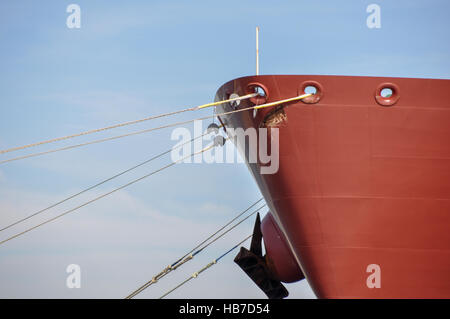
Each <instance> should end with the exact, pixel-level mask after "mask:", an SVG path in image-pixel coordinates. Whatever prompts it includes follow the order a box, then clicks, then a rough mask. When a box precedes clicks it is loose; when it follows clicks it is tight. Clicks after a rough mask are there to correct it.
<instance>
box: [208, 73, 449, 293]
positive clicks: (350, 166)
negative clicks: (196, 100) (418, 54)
mask: <svg viewBox="0 0 450 319" xmlns="http://www.w3.org/2000/svg"><path fill="white" fill-rule="evenodd" d="M305 81H306V82H305ZM308 81H315V85H316V86H318V88H319V89H320V92H319V93H320V94H318V95H321V98H320V100H319V101H318V102H317V103H315V104H307V103H304V102H301V101H299V102H293V103H289V104H287V105H285V106H284V108H283V111H284V113H285V119H284V120H282V121H281V122H279V123H276V124H275V125H273V127H277V128H278V129H279V142H278V143H279V153H280V161H279V162H280V166H279V170H278V172H277V173H275V174H267V175H262V174H260V170H259V168H260V165H259V164H254V163H248V162H247V165H248V167H249V169H250V171H251V172H252V174H253V176H254V178H255V180H256V182H257V184H258V186H259V188H260V190H261V192H262V194H263V196H264V198H265V200H266V201H267V203H268V206H269V207H270V210H271V212H272V214H273V215H274V217H275V220H276V221H277V223H278V225H279V227H280V229H281V230H282V231H283V233H284V234H285V237H286V238H287V240H288V242H289V243H288V244H289V246H290V247H291V249H292V251H293V253H294V255H295V257H296V260H297V262H298V263H299V265H300V267H301V269H302V271H303V273H304V274H305V276H306V278H307V280H308V282H309V284H310V286H311V287H312V289H313V290H314V292H315V294H316V295H317V296H318V297H319V298H450V80H435V79H410V78H380V77H351V76H309V75H301V76H300V75H298V76H297V75H276V76H270V75H267V76H250V77H243V78H239V79H236V80H233V81H230V82H228V83H226V84H224V85H223V86H222V87H221V88H220V89H219V90H218V92H217V96H216V99H224V98H228V97H229V95H230V94H232V93H236V94H238V95H243V94H246V93H249V92H251V90H252V88H251V87H250V88H249V87H248V84H249V83H258V84H259V85H261V86H262V87H264V88H265V89H266V91H267V95H268V96H267V102H273V101H277V100H281V99H286V98H290V97H294V96H297V95H299V94H301V93H302V92H303V86H304V85H306V84H308V83H309V82H308ZM383 83H384V84H389V86H390V87H392V88H394V96H393V97H392V98H386V99H381V101H380V102H381V103H382V104H383V103H384V104H390V103H393V102H395V104H394V105H391V106H383V105H380V104H379V103H378V102H377V98H376V95H377V94H376V92H377V89H378V91H379V89H380V85H381V84H383ZM395 99H398V100H396V101H395ZM253 102H255V100H253ZM262 102H264V101H259V103H262ZM252 105H254V104H253V103H252V102H251V101H248V100H246V101H242V102H241V103H240V105H239V106H238V107H237V108H244V107H249V106H252ZM230 110H233V106H231V105H229V104H226V105H223V106H221V107H220V108H219V109H218V110H217V112H218V113H222V112H223V111H230ZM272 110H273V108H267V109H261V110H259V111H258V113H257V114H256V116H255V117H254V115H253V111H244V112H239V113H235V114H231V115H226V116H220V117H219V118H220V119H221V121H222V122H224V123H225V127H228V128H230V127H234V128H237V127H242V128H244V129H246V128H249V127H255V128H258V127H261V126H263V125H264V124H262V123H263V122H264V119H265V118H266V117H267V116H268V114H269V112H271V111H272ZM276 142H277V141H273V140H272V143H276ZM237 146H238V147H242V145H237ZM370 264H377V265H379V266H380V269H381V272H380V279H381V287H380V288H369V287H368V286H367V284H366V280H367V278H368V276H369V275H370V273H368V272H367V271H366V270H367V266H368V265H370Z"/></svg>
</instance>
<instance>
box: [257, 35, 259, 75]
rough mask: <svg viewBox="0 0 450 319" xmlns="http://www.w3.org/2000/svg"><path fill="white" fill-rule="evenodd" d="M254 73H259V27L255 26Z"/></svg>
mask: <svg viewBox="0 0 450 319" xmlns="http://www.w3.org/2000/svg"><path fill="white" fill-rule="evenodd" d="M256 75H259V27H256Z"/></svg>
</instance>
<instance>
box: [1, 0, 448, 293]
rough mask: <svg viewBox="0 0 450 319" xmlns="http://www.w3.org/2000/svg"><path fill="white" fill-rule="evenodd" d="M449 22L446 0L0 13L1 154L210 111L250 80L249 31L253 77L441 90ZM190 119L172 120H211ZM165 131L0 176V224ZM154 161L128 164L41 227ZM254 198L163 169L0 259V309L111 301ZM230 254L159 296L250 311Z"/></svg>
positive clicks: (16, 8) (148, 148)
mask: <svg viewBox="0 0 450 319" xmlns="http://www.w3.org/2000/svg"><path fill="white" fill-rule="evenodd" d="M71 3H76V4H78V5H79V6H80V8H81V28H80V29H69V28H67V26H66V18H67V16H68V15H69V14H68V13H66V7H67V6H68V5H69V4H71ZM371 3H376V4H378V5H380V8H381V28H380V29H369V28H368V27H367V25H366V19H367V16H368V13H366V8H367V6H368V5H369V4H371ZM449 9H450V4H449V2H448V1H444V0H442V1H437V0H434V1H411V0H409V1H406V0H405V1H402V0H397V1H382V0H379V1H360V0H352V1H345V2H344V1H331V0H329V1H324V0H323V1H299V0H297V1H279V2H277V3H276V4H275V2H274V1H222V2H213V1H189V2H188V1H184V2H182V1H170V2H169V1H126V2H120V3H119V2H112V1H97V0H96V1H92V0H90V1H82V0H79V1H39V2H37V1H12V0H7V1H2V2H1V3H0V43H1V48H2V50H0V149H5V148H9V147H13V146H17V145H23V144H27V143H31V142H35V141H39V140H43V139H47V138H52V137H58V136H62V135H66V134H71V133H76V132H79V131H83V130H88V129H92V128H98V127H103V126H107V125H110V124H114V123H118V122H122V121H128V120H134V119H139V118H142V117H146V116H149V115H152V114H159V113H164V112H168V111H174V110H178V109H181V108H185V107H188V106H194V105H198V104H203V103H207V102H210V101H212V100H213V98H214V94H215V92H216V90H217V89H218V88H219V87H220V86H221V85H222V84H223V83H225V82H227V81H229V80H231V79H233V78H236V77H240V76H245V75H251V74H254V72H255V71H254V70H255V61H254V60H255V57H254V55H255V54H254V44H255V27H256V26H260V28H261V31H260V70H261V73H262V74H336V75H366V76H396V77H425V78H443V79H448V78H449V77H450V41H449V38H450V37H449V30H450V28H449V27H450V21H449V19H448V11H449ZM202 112H203V113H201V114H199V113H196V114H195V115H194V114H183V115H180V116H177V118H176V120H186V119H191V118H194V117H196V116H206V115H210V114H212V113H211V111H210V110H209V111H207V110H205V111H202ZM172 120H174V119H171V120H170V121H172ZM167 121H169V120H165V121H159V122H153V123H143V124H139V125H136V126H135V127H133V128H124V129H118V130H117V131H115V132H114V133H102V134H97V135H96V136H95V138H101V137H107V136H111V135H115V134H121V133H124V132H129V131H131V130H138V129H144V128H149V127H153V126H155V125H159V124H166V123H168V122H167ZM204 125H205V126H206V125H208V122H205V123H204ZM187 127H188V128H191V126H189V125H187ZM171 132H172V129H167V130H162V131H158V132H154V133H150V134H144V135H140V136H135V137H129V138H126V139H121V140H117V141H112V142H107V143H102V144H98V145H95V146H87V147H84V148H80V149H75V150H71V151H67V152H60V153H55V154H52V155H47V156H42V157H38V158H34V159H26V160H23V161H17V162H14V163H8V164H3V165H0V222H1V224H2V225H4V224H8V223H9V222H12V221H14V220H16V219H17V218H20V217H23V216H27V215H28V214H30V213H32V212H34V211H36V210H39V209H41V208H43V207H45V206H47V205H49V204H51V203H53V202H55V201H58V200H60V199H61V198H64V197H65V196H67V195H70V194H72V193H74V192H77V191H79V190H80V189H82V188H85V187H87V186H90V185H92V184H95V183H96V182H98V181H100V180H102V179H104V178H106V177H109V176H111V175H114V174H115V173H117V172H119V171H121V170H123V169H126V168H128V167H130V166H132V165H134V164H136V163H139V162H140V161H143V160H145V159H147V158H149V157H151V156H153V155H155V154H157V153H159V152H161V151H165V150H167V149H168V148H170V147H171V146H172V145H173V144H174V143H175V142H174V141H171V140H170V134H171ZM91 139H92V137H85V138H79V139H77V140H76V142H77V143H78V142H84V141H88V140H91ZM72 142H73V141H70V142H69V141H68V142H62V143H59V144H58V146H65V145H70V144H71V143H72ZM52 147H54V145H50V146H43V147H41V148H39V151H44V150H47V149H50V148H52ZM35 150H38V149H33V151H35ZM28 152H31V150H30V151H27V152H25V151H24V152H21V153H19V152H17V153H14V155H16V154H17V155H23V154H27V153H28ZM11 154H12V153H11ZM6 158H8V156H7V155H3V156H1V157H0V160H2V159H6ZM168 161H170V158H167V157H166V158H165V159H162V160H161V161H158V162H154V163H152V164H151V165H148V166H145V167H142V168H140V169H139V170H137V171H136V172H134V173H132V174H130V175H127V176H124V177H122V178H120V179H119V180H117V181H114V182H113V183H110V184H107V185H104V186H102V187H101V188H99V189H98V190H96V191H94V192H92V193H90V194H86V196H82V197H81V198H79V199H77V200H75V201H72V202H70V203H66V204H64V205H61V207H59V208H58V209H54V210H52V211H51V212H48V214H47V215H45V216H44V217H49V216H54V215H55V214H57V213H60V212H62V211H64V209H68V208H71V207H74V206H76V205H77V204H79V203H82V202H83V201H85V200H88V199H90V198H92V197H94V196H95V195H98V194H101V193H103V192H106V191H108V190H111V189H112V188H114V187H115V186H120V185H122V184H123V183H126V182H127V181H129V180H131V179H133V178H136V177H139V176H142V175H144V174H145V173H148V172H149V171H151V170H153V169H155V168H158V167H160V166H162V165H164V164H166V163H168ZM259 197H260V194H259V191H258V189H257V187H256V184H255V182H254V181H253V180H252V178H251V176H250V173H249V172H248V171H247V169H246V167H245V165H243V164H210V165H208V164H181V165H177V166H175V167H173V168H170V169H169V170H167V171H165V172H163V173H161V174H158V175H155V176H153V177H151V178H149V179H148V180H145V181H143V182H141V183H139V184H136V185H134V186H132V187H130V188H129V189H127V190H125V191H122V192H120V193H117V194H115V195H113V196H111V197H109V198H108V199H104V200H102V201H99V202H97V203H95V204H93V205H91V206H88V207H85V208H83V209H81V210H79V211H77V212H76V213H73V214H72V215H68V216H65V217H64V218H62V219H61V220H59V221H56V222H54V223H52V224H49V225H46V226H43V227H42V228H40V229H38V230H35V231H32V232H30V233H28V234H26V235H24V236H22V237H20V238H17V239H15V240H14V241H10V242H8V243H7V244H5V245H3V246H1V247H0V270H1V271H0V282H1V285H0V297H3V298H5V297H25V298H28V297H31V298H35V297H43V298H48V297H60V298H79V297H87V298H103V297H106V298H121V297H123V296H125V295H127V294H128V293H129V292H130V291H131V290H133V289H134V288H137V287H138V286H139V285H140V284H142V283H143V282H145V281H146V280H148V279H150V278H151V276H152V275H153V274H154V273H157V272H159V271H160V270H161V269H162V268H164V267H165V266H166V265H167V264H168V263H171V262H173V261H174V260H176V259H177V257H179V256H180V255H183V254H184V253H185V252H186V251H188V250H189V249H190V248H192V247H193V246H194V245H195V244H196V243H197V242H198V241H200V240H201V239H203V238H204V237H206V236H207V235H209V233H211V232H212V231H214V230H215V229H217V228H218V227H219V226H221V225H222V224H223V223H225V222H226V221H228V220H229V219H230V218H231V217H234V215H235V214H237V213H238V212H239V211H240V210H242V209H244V208H245V207H247V206H248V205H249V204H250V203H252V202H254V201H256V200H257V199H258V198H259ZM38 220H41V219H39V218H38V219H36V220H34V221H33V222H32V223H29V224H28V225H33V224H34V223H35V222H36V221H38ZM252 224H253V219H251V220H249V221H248V222H247V223H246V224H244V225H241V226H240V228H239V229H237V230H236V232H233V233H231V234H230V235H229V236H227V237H226V238H224V240H223V241H220V242H218V243H217V245H216V246H214V247H212V248H211V249H210V250H208V251H207V252H205V255H202V256H199V257H198V259H196V260H194V261H192V262H190V263H189V265H186V268H185V269H184V270H182V269H183V268H181V269H180V270H179V271H177V272H176V273H174V275H173V276H171V277H170V278H167V279H164V280H163V281H161V283H160V284H158V286H155V287H153V288H152V289H148V291H146V292H144V293H143V294H142V296H140V297H145V298H154V297H158V296H159V295H161V294H162V293H163V292H164V291H165V290H167V289H169V288H171V287H172V286H173V285H175V284H176V283H178V282H179V281H181V280H182V279H184V278H185V277H186V276H188V275H190V274H191V273H192V272H193V271H195V270H197V269H199V268H201V267H202V266H203V265H204V264H206V263H208V262H209V261H210V260H211V259H213V258H215V257H217V256H218V255H220V254H221V253H222V252H223V251H225V250H226V249H228V248H229V247H231V246H233V245H234V244H235V243H237V242H239V241H240V240H241V239H242V238H244V237H245V236H246V235H247V234H249V233H251V231H252ZM20 229H22V228H15V229H14V231H12V230H11V234H12V233H15V231H18V230H20ZM7 235H8V234H7V233H3V234H0V236H7ZM0 238H4V237H0ZM232 255H233V256H234V255H235V254H232ZM233 256H231V255H230V256H228V257H227V258H226V259H224V260H223V261H221V263H220V264H218V265H216V266H214V267H213V268H212V269H210V270H209V271H208V272H205V273H204V274H202V275H201V276H200V277H199V278H197V279H196V280H195V281H193V282H191V283H189V284H188V285H187V286H186V287H184V288H183V289H180V290H179V291H177V292H176V293H174V294H173V297H178V298H234V297H235V298H264V295H263V294H262V293H261V292H260V291H259V290H258V288H257V287H256V286H254V285H253V283H252V282H251V281H250V280H249V279H247V277H246V276H245V274H243V273H242V272H241V271H240V270H239V269H238V268H237V266H235V265H234V263H233V262H232V259H233ZM71 263H76V264H79V265H80V266H81V269H82V288H80V289H68V288H66V286H65V279H66V277H67V273H66V272H65V268H66V267H67V265H69V264H71ZM168 277H169V276H168ZM288 289H289V290H290V291H291V297H292V298H311V297H314V295H313V294H312V292H311V290H310V289H309V287H308V285H307V283H306V282H302V283H296V284H291V285H288Z"/></svg>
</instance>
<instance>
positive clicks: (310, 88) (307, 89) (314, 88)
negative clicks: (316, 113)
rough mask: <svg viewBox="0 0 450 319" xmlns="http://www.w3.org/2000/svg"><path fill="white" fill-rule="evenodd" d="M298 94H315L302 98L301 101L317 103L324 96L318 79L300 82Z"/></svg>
mask: <svg viewBox="0 0 450 319" xmlns="http://www.w3.org/2000/svg"><path fill="white" fill-rule="evenodd" d="M297 93H298V95H302V94H313V95H312V96H308V97H307V98H304V99H302V100H301V101H302V102H303V103H306V104H315V103H317V102H319V101H320V99H321V98H322V96H323V88H322V85H321V84H320V83H319V82H316V81H305V82H303V83H302V84H300V87H299V89H298V92H297Z"/></svg>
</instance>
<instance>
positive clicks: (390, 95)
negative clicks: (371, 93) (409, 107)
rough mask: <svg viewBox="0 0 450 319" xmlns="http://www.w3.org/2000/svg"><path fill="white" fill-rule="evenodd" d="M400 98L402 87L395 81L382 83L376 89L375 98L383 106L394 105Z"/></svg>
mask: <svg viewBox="0 0 450 319" xmlns="http://www.w3.org/2000/svg"><path fill="white" fill-rule="evenodd" d="M399 98H400V89H399V88H398V86H397V85H395V84H394V83H382V84H380V85H379V86H378V87H377V89H376V90H375V100H376V101H377V103H378V104H380V105H382V106H392V105H394V104H395V103H397V101H398V99H399Z"/></svg>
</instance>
